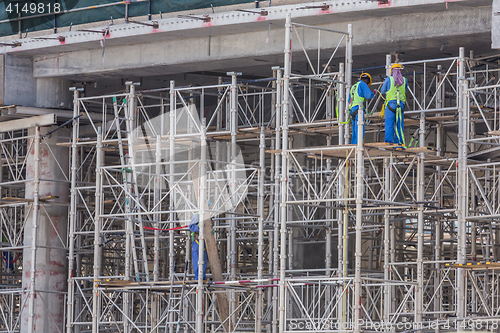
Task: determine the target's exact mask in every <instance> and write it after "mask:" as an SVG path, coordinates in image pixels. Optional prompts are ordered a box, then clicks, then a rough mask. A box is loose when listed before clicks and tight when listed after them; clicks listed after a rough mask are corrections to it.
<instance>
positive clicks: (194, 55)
mask: <svg viewBox="0 0 500 333" xmlns="http://www.w3.org/2000/svg"><path fill="white" fill-rule="evenodd" d="M416 2H420V1H416ZM431 2H432V1H431ZM490 2H491V1H490ZM353 3H356V4H357V3H358V2H353ZM391 3H392V2H391ZM394 3H398V1H394ZM470 3H474V4H480V3H481V1H477V2H468V4H470ZM455 4H456V3H455ZM441 5H442V10H441V11H431V12H428V11H427V9H429V8H433V6H429V7H427V6H420V9H421V12H418V13H411V14H403V13H402V12H401V10H402V9H403V7H402V6H401V7H400V8H397V9H393V11H392V12H389V11H387V12H385V14H384V12H382V11H380V12H379V14H380V16H382V17H371V18H365V19H360V18H362V16H353V17H352V19H357V20H354V21H352V20H351V18H350V17H349V16H348V15H347V16H346V15H343V16H342V15H341V16H335V14H331V15H330V16H328V15H326V14H318V15H317V16H316V17H315V22H316V23H315V25H318V26H320V27H322V28H327V29H334V30H341V31H344V30H346V27H347V22H349V23H352V24H353V26H354V48H355V54H356V55H361V54H374V53H388V52H390V51H405V50H406V51H408V50H418V49H421V48H426V47H435V46H436V45H432V42H433V40H437V41H439V43H441V41H446V43H452V42H453V41H454V42H455V44H458V45H464V44H460V43H466V42H467V38H468V37H471V39H474V40H476V38H477V36H478V35H486V34H489V32H490V29H491V7H488V6H477V7H476V6H472V7H465V6H462V7H460V6H455V9H454V10H451V9H449V10H446V9H445V8H446V7H444V4H442V3H441ZM352 6H354V5H352ZM374 6H375V7H374ZM377 6H378V5H377V4H376V3H375V4H374V3H373V2H372V1H369V2H366V1H365V2H361V5H360V7H361V8H363V9H369V8H372V7H373V8H378V7H377ZM434 6H437V5H436V4H434ZM450 6H451V4H450ZM283 7H287V6H283ZM409 7H411V6H408V7H405V9H408V8H409ZM413 9H414V10H415V9H416V8H413ZM423 9H426V11H422V10H423ZM283 12H286V10H285V9H283ZM410 12H411V11H410ZM390 13H396V14H397V15H395V16H385V15H388V14H390ZM231 15H236V14H231ZM238 15H241V14H238ZM250 15H251V14H250ZM275 15H278V13H276V14H275ZM280 15H284V13H282V14H280ZM370 15H373V13H372V14H370ZM229 16H230V15H229ZM365 16H366V15H365ZM337 17H342V19H341V20H340V21H341V22H340V23H338V21H339V20H337V19H336V18H337ZM240 19H241V17H240ZM247 19H248V18H247ZM221 20H222V18H221ZM227 20H229V21H233V22H234V20H236V19H235V18H232V17H227ZM294 20H295V22H300V23H308V21H307V20H306V19H305V18H304V17H302V18H301V17H297V18H295V19H294ZM325 20H326V21H327V22H328V23H325ZM333 20H335V22H336V23H329V22H331V21H333ZM318 23H321V24H318ZM192 24H195V23H192ZM196 24H199V23H198V22H196ZM255 24H260V23H259V22H257V23H255ZM243 26H245V25H244V24H242V26H239V28H238V29H237V28H235V29H233V30H231V33H232V34H228V33H227V32H226V34H222V35H220V34H219V35H213V36H211V37H193V36H190V35H186V36H185V37H186V38H177V39H175V40H164V41H155V42H149V43H142V44H136V42H137V40H135V39H133V40H131V44H130V45H121V46H109V44H106V50H105V51H106V52H105V56H104V57H103V50H102V49H93V50H92V49H90V50H81V51H73V52H67V53H60V54H58V55H54V56H45V55H44V56H35V61H34V75H35V77H38V78H40V77H58V76H64V77H70V78H78V77H79V76H83V77H92V76H94V77H99V76H104V75H105V76H108V77H110V76H113V75H116V76H132V75H137V76H153V75H161V74H176V73H184V72H193V71H203V70H204V71H213V70H219V69H227V68H231V67H233V68H234V69H237V68H241V67H252V66H257V65H259V66H262V65H263V64H264V63H263V62H265V61H267V62H268V63H269V68H270V67H271V65H276V64H281V63H282V61H283V60H282V52H283V49H282V48H283V45H284V33H283V29H282V27H281V25H271V30H270V34H269V38H268V30H267V28H269V22H265V27H266V29H265V30H263V31H248V32H240V33H238V32H239V31H241V30H252V29H250V27H251V26H252V25H249V26H247V28H243ZM138 29H139V28H138ZM140 29H144V28H143V27H141V28H140ZM297 30H298V34H299V36H300V38H301V39H302V41H303V43H304V46H305V48H306V49H308V50H313V49H316V48H317V40H318V37H317V34H318V32H317V31H316V30H313V29H306V28H298V29H297ZM186 32H187V31H186ZM187 37H190V38H187ZM294 38H295V40H296V36H295V35H294ZM339 40H340V35H338V34H332V33H326V32H322V33H321V45H322V46H321V49H322V50H325V51H324V52H326V51H327V50H328V51H331V50H332V49H333V48H334V47H335V46H336V45H337V43H338V41H339ZM106 43H107V41H106ZM436 43H438V42H435V44H436ZM439 45H440V44H439ZM437 49H439V46H437ZM293 51H294V53H295V54H294V61H296V60H297V61H300V60H301V57H302V59H304V56H303V53H302V51H301V48H300V44H299V43H298V42H294V45H293ZM340 58H342V54H341V53H339V59H340ZM423 58H428V56H424V57H423Z"/></svg>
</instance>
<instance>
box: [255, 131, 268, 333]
mask: <svg viewBox="0 0 500 333" xmlns="http://www.w3.org/2000/svg"><path fill="white" fill-rule="evenodd" d="M265 149H266V134H265V133H264V127H261V129H260V144H259V184H258V186H259V189H258V200H259V201H258V202H257V205H258V207H257V210H258V213H257V214H258V215H259V217H258V219H259V236H258V237H259V239H258V242H257V256H258V259H257V279H259V280H260V279H262V278H263V276H264V274H263V269H264V172H265V168H266V150H265ZM263 297H264V292H263V290H262V288H258V290H257V309H256V313H255V332H257V333H261V332H262V310H263V304H264V299H263Z"/></svg>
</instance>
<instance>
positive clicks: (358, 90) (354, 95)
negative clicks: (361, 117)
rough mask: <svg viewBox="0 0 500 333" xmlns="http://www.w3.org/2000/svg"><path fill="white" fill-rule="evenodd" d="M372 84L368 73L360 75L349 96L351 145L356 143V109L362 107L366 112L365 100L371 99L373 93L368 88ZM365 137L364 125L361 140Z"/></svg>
mask: <svg viewBox="0 0 500 333" xmlns="http://www.w3.org/2000/svg"><path fill="white" fill-rule="evenodd" d="M371 84H372V77H371V76H370V74H368V73H361V75H360V76H359V81H358V82H357V83H356V84H355V85H353V86H352V88H351V93H350V94H349V114H350V117H351V123H352V136H351V144H353V145H355V144H357V143H358V109H359V105H360V104H361V105H363V108H364V110H366V105H365V100H366V99H372V98H373V96H375V91H371V90H370V88H369V87H368V86H370V85H371ZM364 137H365V124H363V138H364Z"/></svg>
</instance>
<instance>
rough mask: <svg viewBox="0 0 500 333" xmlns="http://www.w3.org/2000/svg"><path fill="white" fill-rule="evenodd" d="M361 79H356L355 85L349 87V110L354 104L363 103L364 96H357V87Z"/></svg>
mask: <svg viewBox="0 0 500 333" xmlns="http://www.w3.org/2000/svg"><path fill="white" fill-rule="evenodd" d="M360 83H361V81H358V82H357V83H356V84H355V85H353V86H352V88H351V103H349V110H350V109H351V108H352V107H353V106H356V105H359V104H361V105H365V98H364V97H361V96H359V94H358V87H359V84H360Z"/></svg>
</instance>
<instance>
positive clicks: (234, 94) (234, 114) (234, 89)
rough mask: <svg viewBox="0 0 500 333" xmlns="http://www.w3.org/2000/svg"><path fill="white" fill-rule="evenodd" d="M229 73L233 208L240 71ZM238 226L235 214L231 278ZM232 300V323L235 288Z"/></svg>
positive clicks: (232, 229) (232, 275)
mask: <svg viewBox="0 0 500 333" xmlns="http://www.w3.org/2000/svg"><path fill="white" fill-rule="evenodd" d="M228 75H231V97H230V98H231V100H230V103H231V124H230V126H231V127H230V128H231V200H232V202H233V209H236V207H234V205H235V203H236V202H235V193H236V189H237V188H238V185H237V184H236V156H237V151H238V145H237V144H236V135H237V134H238V85H237V79H238V73H235V72H230V73H228ZM236 228H237V221H236V215H233V218H232V219H231V222H230V229H231V244H230V259H231V280H233V281H234V280H236V268H237V266H238V262H237V260H238V243H237V242H236ZM230 295H231V302H230V308H229V309H230V310H229V311H230V313H231V314H232V315H231V321H232V325H234V324H235V323H236V311H235V310H236V293H235V291H234V290H231V292H230Z"/></svg>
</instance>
